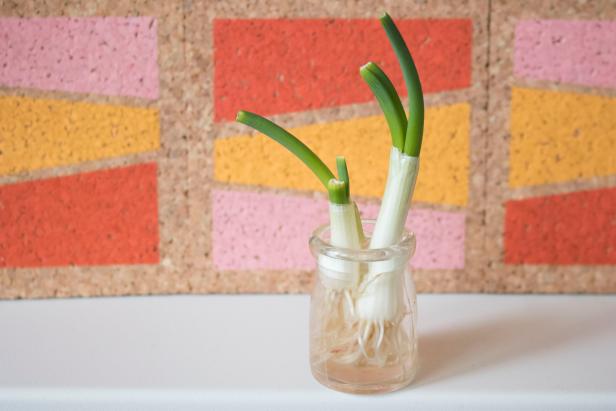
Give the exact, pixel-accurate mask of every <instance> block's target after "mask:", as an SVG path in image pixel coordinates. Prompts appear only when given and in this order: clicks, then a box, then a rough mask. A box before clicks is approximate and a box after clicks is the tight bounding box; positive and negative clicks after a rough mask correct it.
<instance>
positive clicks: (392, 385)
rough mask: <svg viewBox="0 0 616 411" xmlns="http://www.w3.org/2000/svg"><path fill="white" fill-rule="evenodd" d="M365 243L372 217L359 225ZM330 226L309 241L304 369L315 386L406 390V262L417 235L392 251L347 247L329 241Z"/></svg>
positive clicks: (410, 370) (412, 341) (412, 324)
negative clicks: (312, 263)
mask: <svg viewBox="0 0 616 411" xmlns="http://www.w3.org/2000/svg"><path fill="white" fill-rule="evenodd" d="M362 225H363V228H364V232H365V233H366V236H367V237H368V238H367V240H366V245H367V244H368V243H369V241H370V234H371V233H372V229H373V228H374V220H362ZM329 239H330V231H329V226H322V227H320V228H318V229H317V230H316V231H315V232H314V233H313V235H312V237H311V238H310V249H311V251H312V254H313V255H314V257H315V259H316V263H317V272H316V274H317V276H316V277H317V278H316V281H315V286H314V289H313V292H312V295H311V300H310V367H311V370H312V374H313V375H314V377H315V378H316V379H317V381H319V382H320V383H321V384H323V385H325V386H327V387H329V388H332V389H335V390H338V391H344V392H351V393H365V394H368V393H381V392H389V391H395V390H398V389H400V388H402V387H405V386H406V385H408V384H409V383H410V382H411V381H412V379H413V377H414V376H415V373H416V371H417V334H416V322H417V300H416V293H415V285H414V282H413V279H412V277H411V274H410V271H409V269H408V267H409V264H408V263H409V260H410V258H411V257H412V255H413V253H414V252H415V236H414V234H413V233H409V232H406V231H405V232H404V233H403V235H402V238H401V240H400V241H399V242H398V243H397V244H394V245H393V246H390V247H387V248H379V249H367V248H366V249H362V250H351V249H347V248H340V247H334V246H332V245H331V244H330V242H329Z"/></svg>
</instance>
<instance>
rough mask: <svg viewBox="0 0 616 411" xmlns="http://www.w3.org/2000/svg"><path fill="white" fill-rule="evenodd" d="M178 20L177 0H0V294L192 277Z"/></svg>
mask: <svg viewBox="0 0 616 411" xmlns="http://www.w3.org/2000/svg"><path fill="white" fill-rule="evenodd" d="M182 22H183V9H182V2H181V1H170V2H164V3H161V2H158V1H140V2H132V1H99V2H90V1H69V2H64V1H62V2H60V1H20V2H10V1H4V2H2V10H1V17H0V30H1V31H2V37H3V44H2V47H1V48H0V59H1V60H2V63H1V64H0V67H2V68H1V69H0V78H1V80H0V84H1V85H0V117H1V118H2V120H1V122H0V123H1V124H0V133H1V137H0V204H1V208H2V212H1V213H0V227H1V228H0V230H1V232H2V234H1V235H0V250H2V255H1V256H0V298H40V297H66V296H94V295H126V294H149V293H174V292H187V291H189V290H190V281H191V279H190V277H189V275H188V271H187V263H188V261H187V259H186V258H185V256H186V254H187V253H188V251H187V249H188V248H189V246H190V243H189V239H190V236H189V234H188V229H187V227H188V223H187V221H188V200H187V193H188V182H187V175H188V158H187V153H188V143H187V135H188V128H187V127H186V126H185V121H182V119H183V118H184V117H183V116H184V112H185V103H184V101H185V100H184V98H183V86H184V84H185V83H186V80H185V75H186V70H185V67H186V61H185V54H184V47H183V46H184V43H183V40H184V38H183V36H184V32H183V30H184V29H183V24H182ZM5 39H6V41H5Z"/></svg>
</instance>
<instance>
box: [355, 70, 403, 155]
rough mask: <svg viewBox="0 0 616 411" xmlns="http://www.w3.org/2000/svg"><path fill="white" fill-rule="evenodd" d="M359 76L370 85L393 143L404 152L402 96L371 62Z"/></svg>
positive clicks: (360, 71)
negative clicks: (383, 115)
mask: <svg viewBox="0 0 616 411" xmlns="http://www.w3.org/2000/svg"><path fill="white" fill-rule="evenodd" d="M359 74H361V76H362V78H363V79H364V80H365V81H366V83H368V86H370V89H371V90H372V93H374V95H375V97H376V99H377V101H378V102H379V105H380V106H381V110H383V114H385V119H386V120H387V124H388V125H389V131H390V133H391V141H392V144H393V145H394V147H396V148H398V150H400V151H402V150H404V138H405V135H406V128H407V121H406V113H405V112H404V107H402V102H401V101H400V96H398V93H397V92H396V88H395V87H394V85H393V84H392V82H391V80H389V78H388V77H387V75H386V74H385V73H384V72H383V70H381V68H380V67H379V66H377V65H376V64H375V63H372V62H369V63H368V64H366V65H364V66H362V67H361V68H360V69H359Z"/></svg>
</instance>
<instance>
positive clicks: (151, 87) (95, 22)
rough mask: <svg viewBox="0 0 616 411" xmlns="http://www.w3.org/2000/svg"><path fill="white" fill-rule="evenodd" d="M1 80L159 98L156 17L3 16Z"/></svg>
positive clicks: (11, 83) (19, 84) (0, 28)
mask: <svg viewBox="0 0 616 411" xmlns="http://www.w3.org/2000/svg"><path fill="white" fill-rule="evenodd" d="M0 84H1V85H4V86H8V87H25V88H36V89H41V90H61V91H68V92H76V93H94V94H104V95H115V96H133V97H142V98H146V99H157V98H158V92H159V90H158V87H159V86H158V63H157V24H156V19H155V18H153V17H79V18H69V17H49V18H15V17H4V18H0Z"/></svg>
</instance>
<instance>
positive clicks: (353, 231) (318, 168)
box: [237, 111, 365, 311]
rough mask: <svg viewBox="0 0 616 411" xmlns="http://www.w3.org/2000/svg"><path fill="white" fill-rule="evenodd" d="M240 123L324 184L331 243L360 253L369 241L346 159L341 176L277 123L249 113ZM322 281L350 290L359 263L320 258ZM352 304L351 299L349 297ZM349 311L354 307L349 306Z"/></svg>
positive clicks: (338, 160)
mask: <svg viewBox="0 0 616 411" xmlns="http://www.w3.org/2000/svg"><path fill="white" fill-rule="evenodd" d="M237 121H238V122H240V123H243V124H245V125H247V126H250V127H252V128H253V129H255V130H257V131H259V132H261V133H263V134H265V135H266V136H268V137H270V138H271V139H273V140H274V141H276V142H278V143H280V144H281V145H282V146H284V147H285V148H286V149H288V150H289V151H290V152H291V153H293V154H294V155H295V156H296V157H297V158H298V159H299V160H301V161H302V162H303V163H304V164H305V165H306V166H307V167H308V168H309V169H310V170H311V171H312V172H313V173H314V175H315V176H316V177H317V178H318V179H319V180H320V181H321V183H322V184H323V186H324V187H325V189H326V190H327V192H328V196H329V221H330V243H331V244H332V245H333V246H335V247H342V248H349V249H354V250H359V249H361V248H362V245H363V243H364V242H365V238H364V233H363V230H362V226H361V222H360V221H361V220H360V216H359V210H358V208H357V205H356V204H355V202H354V201H352V200H351V190H350V178H349V172H348V168H347V164H346V160H345V158H344V157H342V156H339V157H337V158H336V169H337V172H338V177H337V178H336V176H334V174H333V173H332V171H331V170H330V169H329V168H328V167H327V165H325V163H324V162H323V161H322V160H321V159H320V158H319V157H318V156H317V155H316V154H315V153H314V152H313V151H312V150H311V149H310V148H308V146H306V145H305V144H304V143H302V142H301V141H300V140H299V139H298V138H297V137H295V136H294V135H293V134H291V133H290V132H288V131H287V130H285V129H284V128H282V127H280V126H278V125H277V124H275V123H274V122H272V121H270V120H268V119H266V118H264V117H261V116H259V115H257V114H254V113H250V112H248V111H240V112H239V113H238V114H237ZM319 267H320V272H321V273H322V275H321V280H322V281H323V283H324V285H325V286H326V288H328V289H336V290H347V292H349V290H350V289H351V288H352V287H353V286H356V285H357V283H358V281H359V279H360V278H359V264H358V263H356V262H351V261H343V260H339V259H335V258H331V257H326V256H320V257H319ZM347 300H348V301H350V296H349V298H347ZM349 305H350V306H349V307H348V308H349V310H351V311H353V310H354V307H353V306H352V304H349Z"/></svg>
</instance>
